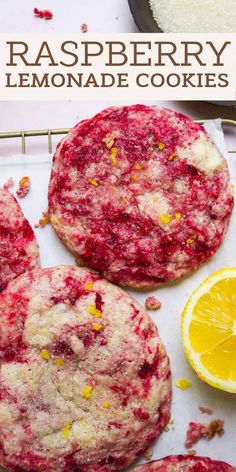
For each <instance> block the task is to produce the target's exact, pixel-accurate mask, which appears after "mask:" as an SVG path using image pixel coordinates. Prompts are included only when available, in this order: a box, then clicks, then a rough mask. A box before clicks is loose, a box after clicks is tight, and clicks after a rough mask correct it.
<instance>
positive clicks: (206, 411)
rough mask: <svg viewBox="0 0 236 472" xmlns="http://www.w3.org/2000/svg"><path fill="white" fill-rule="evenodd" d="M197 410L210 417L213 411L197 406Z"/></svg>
mask: <svg viewBox="0 0 236 472" xmlns="http://www.w3.org/2000/svg"><path fill="white" fill-rule="evenodd" d="M199 410H200V412H201V413H203V414H204V415H212V413H213V410H212V409H211V408H207V407H206V406H199Z"/></svg>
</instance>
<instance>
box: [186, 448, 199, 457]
mask: <svg viewBox="0 0 236 472" xmlns="http://www.w3.org/2000/svg"><path fill="white" fill-rule="evenodd" d="M187 454H188V455H189V456H196V454H197V451H196V449H189V450H188V451H187Z"/></svg>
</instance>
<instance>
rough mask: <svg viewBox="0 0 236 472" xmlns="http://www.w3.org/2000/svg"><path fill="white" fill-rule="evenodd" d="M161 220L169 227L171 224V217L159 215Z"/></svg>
mask: <svg viewBox="0 0 236 472" xmlns="http://www.w3.org/2000/svg"><path fill="white" fill-rule="evenodd" d="M159 220H160V221H161V223H163V224H164V225H168V224H169V223H170V222H171V216H169V215H159Z"/></svg>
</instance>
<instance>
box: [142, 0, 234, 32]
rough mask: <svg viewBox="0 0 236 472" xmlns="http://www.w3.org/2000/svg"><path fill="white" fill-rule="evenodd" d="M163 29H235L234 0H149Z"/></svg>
mask: <svg viewBox="0 0 236 472" xmlns="http://www.w3.org/2000/svg"><path fill="white" fill-rule="evenodd" d="M149 2H150V6H151V9H152V12H153V17H154V19H155V20H156V22H157V24H158V25H159V27H160V28H161V29H162V31H164V32H166V33H181V32H183V33H184V32H189V33H191V32H192V33H204V32H211V33H214V32H232V33H234V32H236V0H198V1H197V0H149Z"/></svg>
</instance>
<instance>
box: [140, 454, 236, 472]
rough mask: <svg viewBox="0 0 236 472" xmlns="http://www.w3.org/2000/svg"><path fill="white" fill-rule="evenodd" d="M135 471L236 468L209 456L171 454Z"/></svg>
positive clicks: (228, 471) (230, 470)
mask: <svg viewBox="0 0 236 472" xmlns="http://www.w3.org/2000/svg"><path fill="white" fill-rule="evenodd" d="M133 472H236V468H235V467H232V466H231V465H229V464H226V463H225V462H221V461H214V460H211V459H209V458H208V457H197V456H195V457H190V456H169V457H165V458H164V459H161V460H159V461H154V462H149V463H148V464H144V465H140V466H139V467H135V468H134V469H133Z"/></svg>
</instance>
